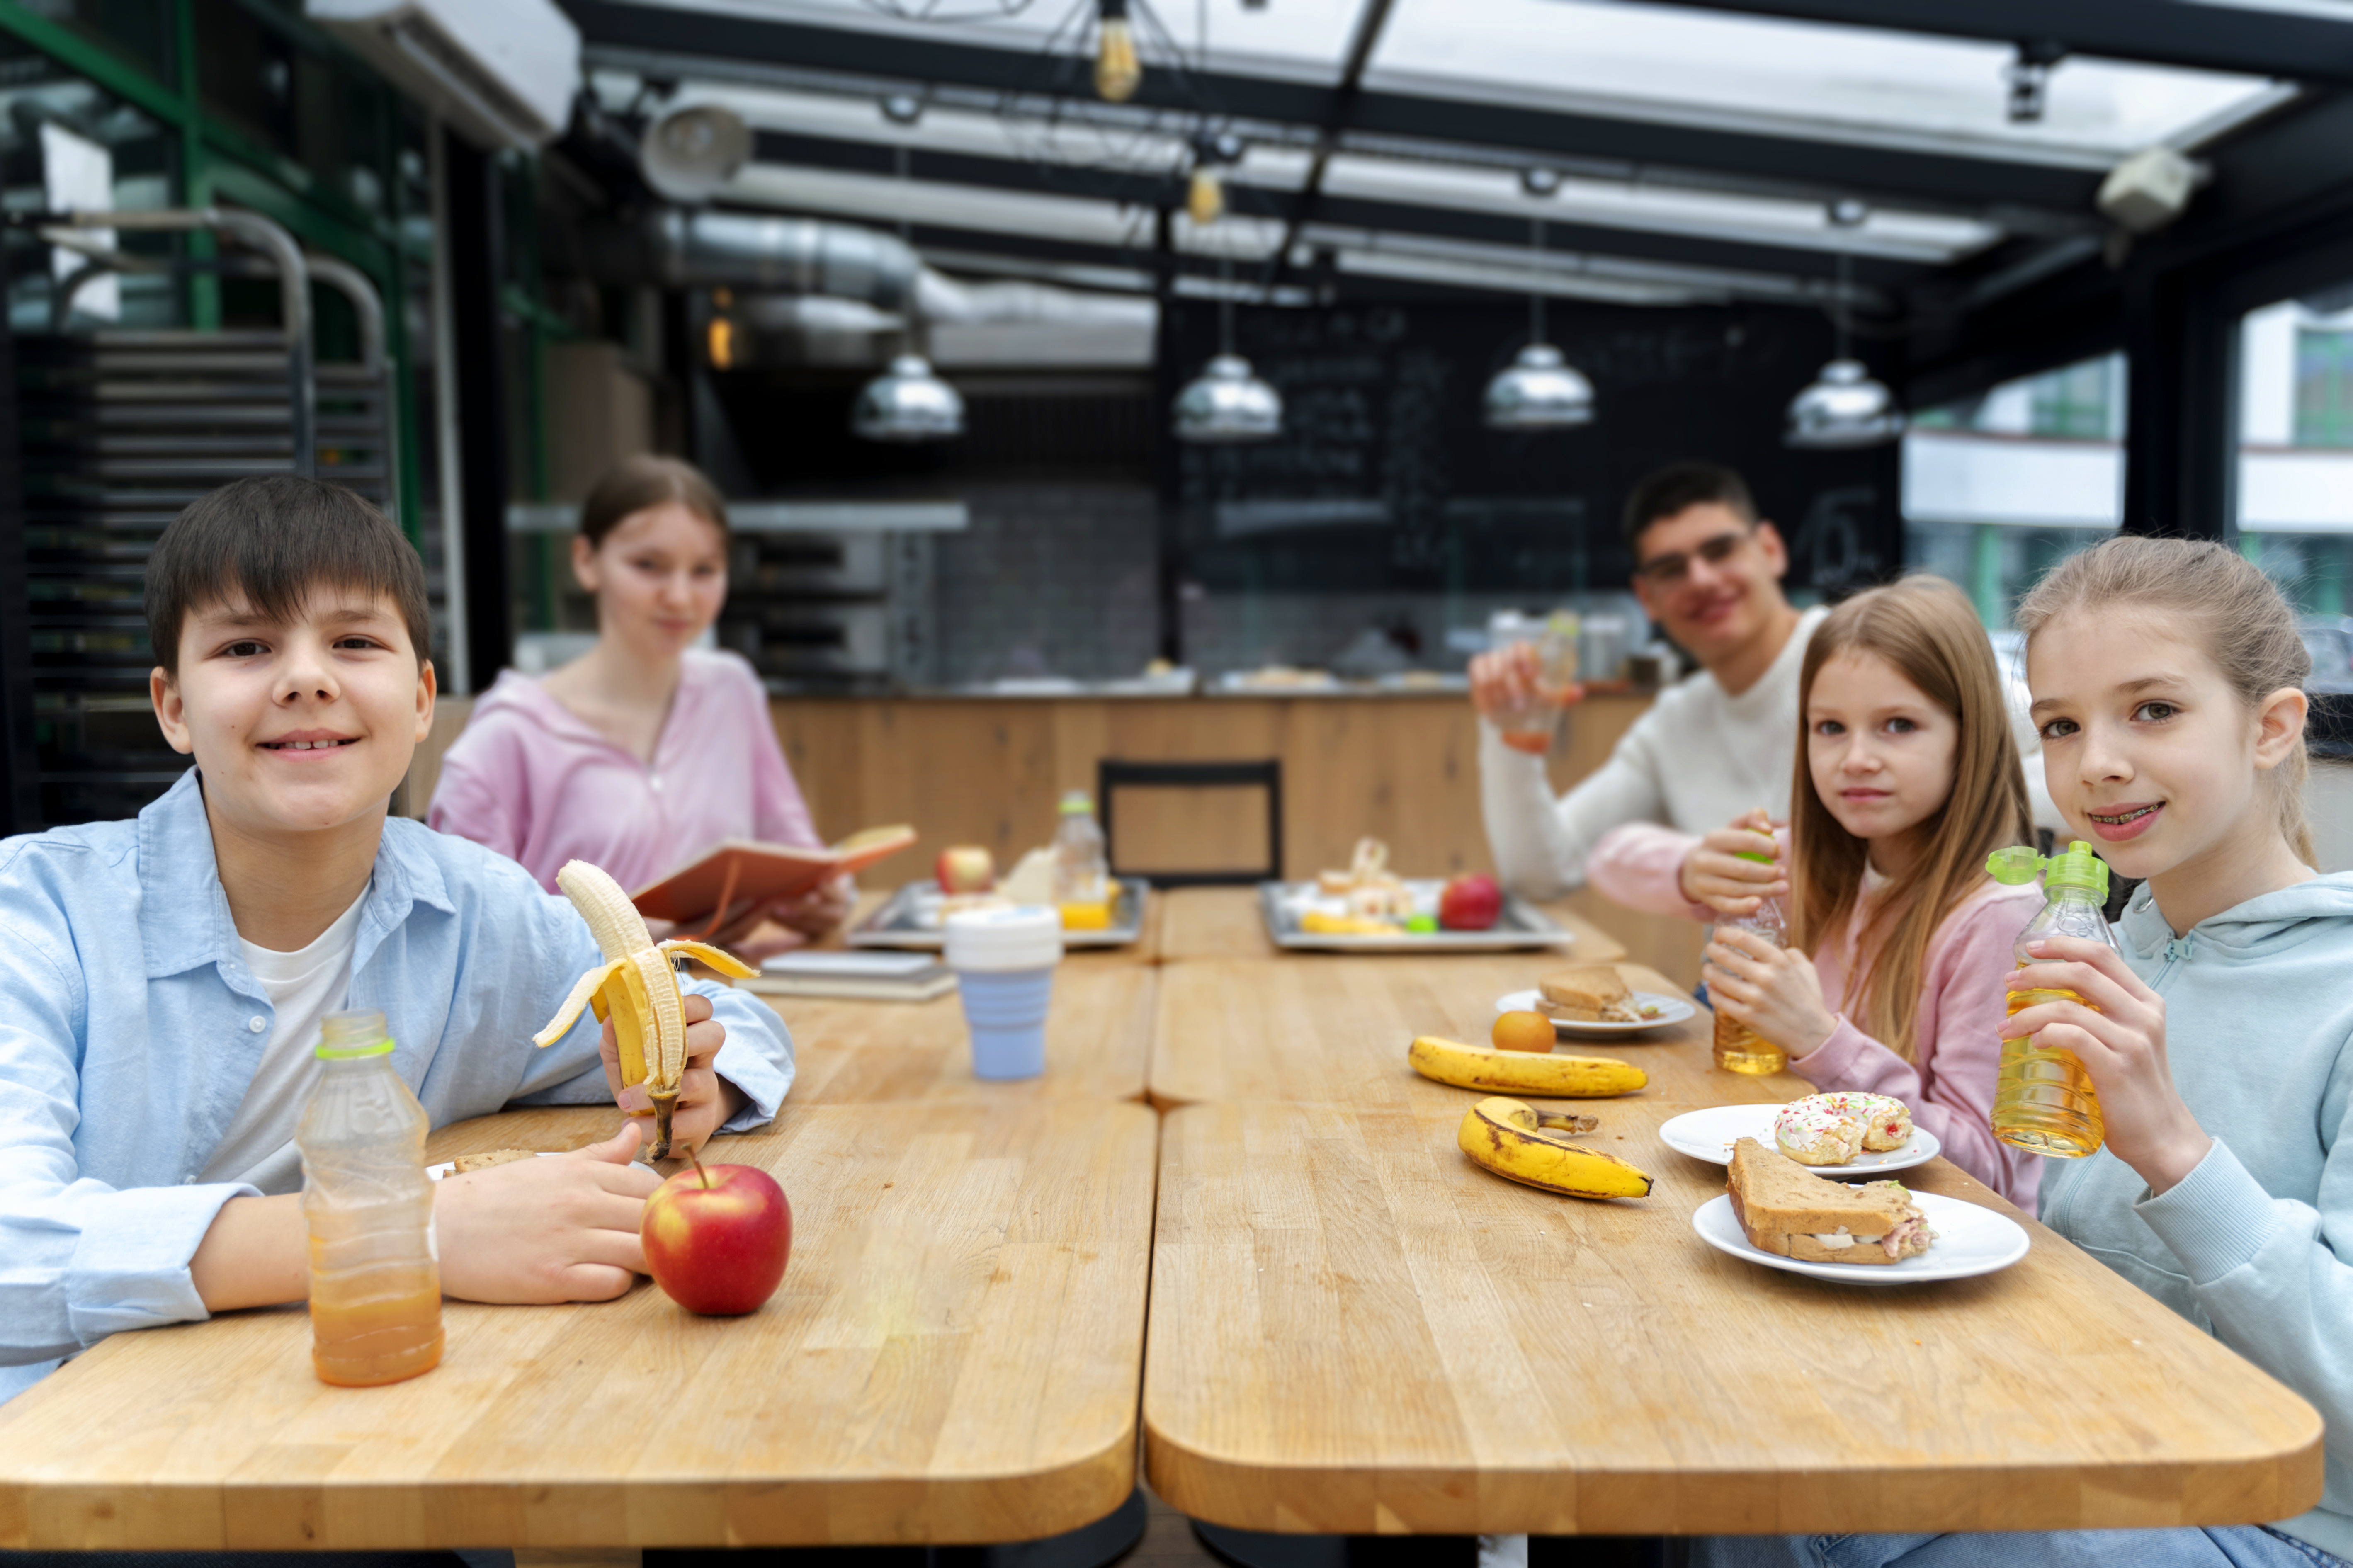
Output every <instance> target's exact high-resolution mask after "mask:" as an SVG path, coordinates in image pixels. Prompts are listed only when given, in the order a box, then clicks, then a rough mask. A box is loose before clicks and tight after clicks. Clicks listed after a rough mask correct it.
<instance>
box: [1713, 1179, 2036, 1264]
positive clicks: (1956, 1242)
mask: <svg viewBox="0 0 2353 1568" xmlns="http://www.w3.org/2000/svg"><path fill="white" fill-rule="evenodd" d="M1912 1201H1913V1202H1914V1203H1915V1204H1918V1205H1920V1211H1921V1212H1922V1213H1923V1214H1925V1215H1927V1216H1928V1225H1929V1226H1930V1228H1932V1229H1933V1230H1935V1231H1936V1245H1935V1246H1933V1247H1929V1248H1928V1250H1927V1251H1926V1252H1924V1253H1922V1254H1921V1255H1920V1256H1919V1257H1917V1258H1905V1260H1904V1261H1903V1262H1901V1263H1800V1262H1799V1261H1798V1260H1797V1259H1796V1258H1783V1257H1781V1256H1779V1255H1778V1254H1777V1253H1771V1252H1761V1251H1759V1250H1757V1248H1756V1247H1751V1246H1749V1245H1748V1235H1747V1233H1746V1231H1744V1230H1742V1229H1741V1228H1740V1222H1739V1221H1738V1220H1736V1219H1735V1218H1733V1216H1732V1194H1729V1193H1725V1194H1718V1195H1717V1196H1715V1197H1713V1198H1710V1199H1708V1201H1707V1202H1705V1203H1704V1204H1702V1205H1700V1206H1699V1208H1698V1209H1697V1211H1695V1212H1694V1214H1693V1215H1692V1228H1693V1229H1694V1230H1695V1231H1697V1232H1699V1238H1700V1239H1701V1240H1702V1241H1704V1242H1706V1243H1707V1244H1708V1245H1709V1246H1710V1247H1715V1249H1716V1250H1717V1251H1718V1252H1728V1253H1730V1254H1731V1255H1732V1256H1733V1257H1735V1258H1745V1259H1746V1260H1747V1261H1748V1262H1750V1263H1762V1264H1763V1265H1765V1266H1766V1267H1767V1268H1782V1269H1787V1270H1788V1272H1789V1273H1792V1274H1809V1275H1811V1276H1812V1277H1813V1278H1815V1279H1835V1280H1837V1281H1838V1282H1839V1283H1840V1284H1841V1285H1920V1284H1926V1282H1928V1281H1929V1280H1932V1279H1970V1278H1972V1277H1974V1276H1976V1275H1979V1274H1991V1273H1993V1272H1994V1271H1995V1270H1996V1269H1999V1268H2009V1267H2010V1265H2011V1264H2013V1263H2015V1262H2017V1261H2018V1260H2019V1259H2020V1258H2023V1257H2025V1256H2026V1248H2027V1247H2028V1245H2029V1244H2028V1241H2027V1236H2026V1229H2025V1227H2024V1226H2021V1225H2020V1224H2019V1223H2018V1222H2017V1221H2016V1220H2013V1219H2010V1218H2008V1217H2007V1216H2005V1215H1998V1214H1996V1213H1994V1212H1993V1210H1991V1209H1986V1208H1979V1207H1978V1205H1975V1204H1965V1203H1963V1202H1962V1201H1961V1200H1960V1199H1958V1198H1946V1197H1938V1196H1937V1195H1936V1194H1935V1193H1914V1194H1912Z"/></svg>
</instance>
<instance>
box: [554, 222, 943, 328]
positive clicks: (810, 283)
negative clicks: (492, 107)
mask: <svg viewBox="0 0 2353 1568" xmlns="http://www.w3.org/2000/svg"><path fill="white" fill-rule="evenodd" d="M581 240H582V260H583V262H584V263H585V264H586V268H587V270H588V275H589V276H590V277H591V278H594V279H596V281H598V282H600V283H626V284H656V285H659V286H661V287H663V288H670V289H710V288H721V287H724V288H730V289H774V290H778V291H782V292H787V293H795V294H829V295H832V296H833V297H835V298H837V299H842V300H865V301H867V302H868V303H869V304H871V305H873V306H874V307H875V308H876V309H878V310H906V309H908V308H910V307H911V306H912V305H913V302H914V292H915V279H916V276H917V274H918V273H919V272H920V271H921V269H922V263H921V262H920V261H919V260H918V259H917V258H916V256H915V253H914V251H913V248H911V247H909V246H908V245H907V244H906V242H905V241H903V240H901V239H899V238H898V237H895V236H892V235H888V234H880V233H877V232H876V231H874V230H873V229H870V228H860V227H857V226H854V225H850V224H841V223H824V222H820V221H818V220H817V219H814V218H797V217H756V216H751V215H749V214H745V213H731V212H693V213H689V212H683V211H681V210H680V209H679V208H676V207H664V208H660V209H658V210H656V211H654V212H651V213H649V214H647V215H646V216H645V217H644V218H643V219H642V220H641V221H640V222H638V223H637V224H635V225H634V226H632V225H626V224H607V225H602V226H596V227H593V228H590V229H589V230H587V231H586V233H585V234H583V235H582V237H581Z"/></svg>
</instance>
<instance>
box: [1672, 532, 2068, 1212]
mask: <svg viewBox="0 0 2353 1568" xmlns="http://www.w3.org/2000/svg"><path fill="white" fill-rule="evenodd" d="M1798 711H1799V723H1800V725H1801V727H1802V735H1801V738H1800V742H1799V751H1798V762H1797V777H1796V780H1795V781H1794V784H1793V785H1792V788H1791V792H1790V802H1791V807H1790V809H1791V813H1792V816H1793V818H1794V820H1793V821H1792V823H1791V825H1790V829H1789V841H1788V845H1787V846H1786V847H1783V848H1782V849H1781V850H1780V851H1779V852H1778V853H1777V856H1776V858H1775V861H1774V863H1773V864H1772V865H1770V866H1766V865H1759V864H1757V862H1754V861H1749V860H1743V859H1739V858H1736V856H1735V854H1734V853H1733V852H1734V851H1736V850H1737V849H1740V848H1742V847H1747V846H1755V845H1757V844H1758V843H1759V840H1758V838H1757V837H1756V835H1757V833H1758V832H1759V831H1763V830H1765V828H1764V822H1763V816H1764V814H1763V813H1762V812H1757V813H1755V814H1752V816H1750V817H1749V818H1746V819H1744V820H1743V821H1741V822H1738V823H1735V824H1733V825H1732V826H1730V827H1729V828H1727V829H1724V830H1722V831H1720V832H1718V833H1714V834H1710V835H1709V836H1708V842H1707V844H1706V846H1705V852H1704V853H1703V854H1696V855H1694V857H1693V863H1692V866H1691V868H1690V869H1689V870H1688V871H1686V873H1685V876H1684V881H1685V885H1687V886H1688V887H1689V888H1690V889H1691V890H1692V891H1693V892H1694V893H1696V894H1698V895H1699V896H1700V898H1701V899H1702V900H1704V903H1705V904H1706V905H1708V906H1710V908H1711V909H1712V910H1715V911H1720V912H1722V913H1725V914H1743V913H1746V912H1748V911H1750V910H1754V909H1755V908H1756V907H1757V904H1758V902H1759V901H1760V900H1761V899H1763V898H1771V897H1783V896H1784V895H1787V898H1786V906H1785V907H1786V908H1787V910H1788V915H1789V926H1790V932H1789V935H1790V945H1789V946H1788V948H1786V949H1783V948H1776V947H1773V946H1771V945H1770V944H1768V943H1767V942H1763V941H1762V940H1760V939H1758V938H1757V937H1756V936H1754V935H1752V934H1750V933H1747V932H1745V931H1735V930H1728V929H1727V930H1719V931H1716V933H1715V939H1714V940H1713V941H1711V942H1709V943H1708V947H1707V963H1706V965H1705V967H1704V969H1703V971H1702V973H1703V975H1704V978H1705V979H1706V981H1707V987H1708V997H1709V1000H1710V1001H1711V1002H1712V1003H1713V1004H1714V1005H1715V1006H1717V1007H1719V1008H1721V1009H1722V1010H1723V1011H1724V1012H1725V1013H1727V1014H1729V1015H1730V1016H1733V1017H1735V1018H1737V1019H1739V1020H1740V1021H1741V1022H1742V1023H1745V1024H1747V1025H1748V1026H1751V1027H1752V1028H1754V1029H1756V1031H1757V1033H1758V1034H1760V1035H1762V1036H1764V1037H1766V1038H1767V1039H1768V1040H1771V1041H1773V1042H1775V1043H1776V1044H1778V1045H1779V1046H1780V1047H1782V1048H1783V1049H1785V1050H1787V1051H1788V1053H1789V1056H1790V1062H1789V1070H1790V1071H1792V1072H1795V1073H1797V1074H1798V1075H1799V1076H1800V1077H1802V1078H1804V1079H1807V1080H1809V1081H1810V1082H1811V1083H1812V1084H1813V1085H1814V1086H1815V1087H1816V1088H1818V1089H1823V1090H1826V1091H1827V1090H1837V1089H1862V1090H1865V1091H1867V1092H1870V1093H1873V1094H1884V1095H1892V1096H1893V1097H1894V1098H1895V1099H1897V1100H1902V1101H1903V1102H1904V1103H1905V1104H1906V1105H1908V1106H1910V1107H1911V1108H1912V1117H1913V1121H1914V1122H1915V1124H1917V1125H1918V1126H1921V1127H1925V1128H1926V1129H1927V1130H1928V1131H1930V1132H1933V1133H1935V1134H1936V1140H1937V1142H1940V1143H1941V1144H1943V1145H1944V1151H1945V1153H1946V1155H1947V1157H1948V1158H1950V1159H1951V1160H1952V1161H1953V1162H1954V1163H1956V1164H1957V1165H1959V1166H1960V1167H1961V1168H1962V1169H1963V1170H1966V1171H1968V1173H1970V1174H1971V1175H1973V1176H1975V1177H1977V1178H1978V1180H1979V1181H1981V1182H1983V1183H1985V1184H1986V1185H1988V1186H1989V1187H1991V1188H1993V1189H1994V1190H1995V1191H1997V1192H1999V1193H2000V1194H2002V1195H2003V1196H2004V1197H2006V1198H2008V1199H2010V1202H2012V1203H2014V1204H2016V1205H2019V1206H2020V1207H2021V1208H2023V1209H2026V1210H2027V1211H2028V1212H2030V1213H2031V1212H2032V1211H2033V1208H2034V1194H2035V1188H2036V1186H2037V1184H2039V1182H2040V1180H2041V1175H2042V1161H2041V1159H2040V1157H2039V1156H2036V1155H2033V1154H2029V1153H2026V1152H2023V1151H2021V1150H2018V1149H2014V1148H2012V1147H2010V1145H2009V1144H2007V1143H2004V1142H2000V1140H1999V1139H1997V1138H1995V1137H1994V1135H1993V1130H1992V1127H1991V1125H1990V1124H1989V1112H1990V1111H1991V1110H1992V1106H1993V1092H1994V1073H1995V1069H1996V1068H1997V1067H1998V1066H1999V1065H2000V1059H2001V1039H2000V1033H1999V1031H2000V1027H2001V1024H2002V1021H2003V1016H2004V1011H2005V1009H2006V1007H2007V1006H2008V1004H2009V1000H2010V996H2009V993H2008V992H2007V991H2006V990H2005V989H2004V982H2005V981H2006V980H2007V979H2008V977H2009V975H2010V971H2011V970H2012V969H2013V968H2015V967H2016V965H2017V961H2016V959H2015V958H2014V957H2013V956H2012V954H2011V952H2010V948H2011V944H2012V943H2014V942H2016V941H2017V940H2018V933H2019V931H2021V929H2022V928H2023V927H2024V926H2025V925H2026V922H2027V921H2029V920H2031V919H2032V918H2033V915H2034V912H2035V910H2038V909H2040V908H2041V907H2042V895H2041V894H2040V893H2039V892H2037V891H2036V890H2035V889H2033V888H2032V887H2023V888H2005V887H2002V886H2001V885H2000V884H1999V883H1997V882H1995V881H1994V880H1993V879H1991V878H1989V877H1988V876H1987V875H1986V870H1985V863H1986V856H1987V855H1988V854H1989V853H1990V852H1991V851H1993V850H1995V849H1998V848H2000V847H2002V846H2004V845H2007V844H2016V843H2021V842H2023V841H2024V840H2025V839H2026V838H2027V836H2028V832H2029V829H2028V826H2027V804H2026V801H2027V797H2026V781H2025V779H2024V777H2023V775H2022V774H2021V772H2020V769H2019V760H2018V750H2017V745H2016V742H2014V741H2013V740H2012V739H2011V736H2010V725H2009V722H2008V720H2007V716H2006V714H2005V712H2004V710H2003V707H2002V695H2001V683H2000V676H1999V674H1998V672H1997V671H1996V669H1995V667H1994V660H1993V650H1992V648H1991V647H1989V646H1988V644H1987V642H1986V636H1985V633H1984V631H1983V630H1982V629H1981V628H1980V627H1979V626H1978V621H1977V616H1976V614H1975V613H1974V612H1973V611H1972V610H1971V608H1970V606H1969V603H1968V600H1967V599H1966V598H1964V597H1962V595H1961V594H1960V592H1959V591H1958V590H1957V589H1956V588H1954V587H1953V586H1952V585H1951V584H1947V583H1945V582H1942V581H1940V580H1938V579H1936V578H1933V577H1911V578H1907V579H1905V581H1903V582H1901V583H1898V584H1894V585H1893V586H1892V587H1886V588H1874V589H1873V590H1872V591H1870V592H1869V593H1865V594H1860V595H1856V596H1855V597H1853V598H1852V599H1849V600H1848V601H1847V602H1846V603H1845V604H1843V605H1840V606H1839V607H1838V608H1837V609H1836V610H1835V611H1833V612H1832V613H1831V617H1830V619H1828V620H1827V621H1824V622H1823V623H1822V625H1821V626H1820V629H1818V630H1817V631H1816V632H1815V633H1814V636H1813V640H1812V641H1811V642H1810V643H1809V644H1808V646H1807V648H1806V662H1805V668H1804V671H1803V673H1802V674H1801V675H1800V677H1799V687H1798ZM1809 955H1810V956H1809Z"/></svg>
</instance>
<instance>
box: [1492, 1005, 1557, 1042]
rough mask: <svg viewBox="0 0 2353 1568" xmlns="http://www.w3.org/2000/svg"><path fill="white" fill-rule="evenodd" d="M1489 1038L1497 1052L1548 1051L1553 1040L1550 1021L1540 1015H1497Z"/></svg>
mask: <svg viewBox="0 0 2353 1568" xmlns="http://www.w3.org/2000/svg"><path fill="white" fill-rule="evenodd" d="M1489 1038H1491V1039H1493V1041H1494V1042H1495V1048H1496V1049H1497V1050H1499V1051H1549V1050H1550V1049H1552V1045H1553V1039H1554V1035H1553V1027H1552V1020H1551V1019H1550V1018H1547V1017H1546V1016H1544V1015H1543V1014H1542V1013H1498V1014H1496V1015H1495V1028H1494V1032H1493V1035H1491V1036H1490V1037H1489Z"/></svg>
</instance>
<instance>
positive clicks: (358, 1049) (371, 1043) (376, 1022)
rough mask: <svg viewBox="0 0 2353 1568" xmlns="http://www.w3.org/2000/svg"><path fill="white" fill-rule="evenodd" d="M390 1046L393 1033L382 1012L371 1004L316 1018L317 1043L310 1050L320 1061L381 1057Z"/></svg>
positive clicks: (345, 1060)
mask: <svg viewBox="0 0 2353 1568" xmlns="http://www.w3.org/2000/svg"><path fill="white" fill-rule="evenodd" d="M391 1049H392V1036H391V1035H390V1034H388V1033H387V1032H386V1031H385V1026H384V1014H383V1013H382V1012H381V1011H379V1010H378V1009H376V1008H374V1007H354V1008H353V1009H352V1010H351V1011H350V1012H347V1013H330V1014H328V1015H327V1016H325V1017H323V1018H322V1019H320V1020H319V1044H318V1047H317V1048H316V1049H315V1050H313V1051H312V1052H311V1055H312V1056H314V1057H316V1058H319V1059H320V1060H321V1061H322V1062H347V1061H352V1060H353V1059H355V1058H360V1057H380V1056H383V1055H384V1054H385V1053H386V1052H387V1051H389V1050H391Z"/></svg>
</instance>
